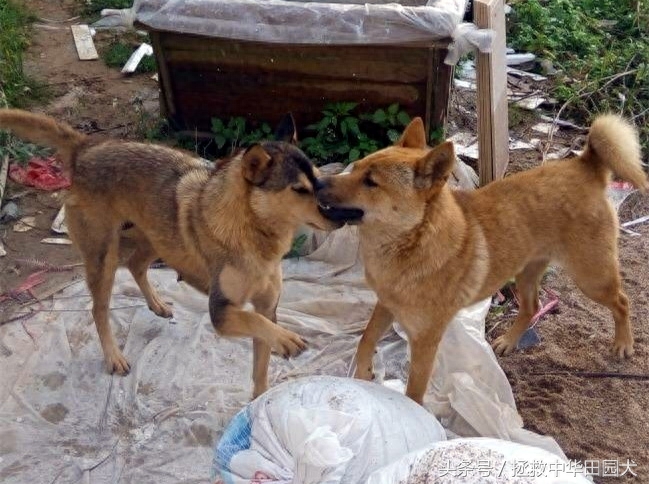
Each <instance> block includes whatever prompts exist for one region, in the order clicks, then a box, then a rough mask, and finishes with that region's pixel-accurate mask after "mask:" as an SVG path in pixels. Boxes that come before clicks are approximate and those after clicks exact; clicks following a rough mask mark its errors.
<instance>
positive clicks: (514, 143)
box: [509, 138, 536, 150]
mask: <svg viewBox="0 0 649 484" xmlns="http://www.w3.org/2000/svg"><path fill="white" fill-rule="evenodd" d="M535 148H536V146H534V145H533V144H531V143H529V142H527V141H523V140H522V139H512V138H509V149H510V150H533V149H535Z"/></svg>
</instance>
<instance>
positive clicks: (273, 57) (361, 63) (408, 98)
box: [151, 32, 452, 131]
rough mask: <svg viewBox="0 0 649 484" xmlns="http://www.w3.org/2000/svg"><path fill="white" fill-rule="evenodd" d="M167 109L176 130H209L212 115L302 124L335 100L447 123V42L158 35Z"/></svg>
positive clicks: (156, 44) (155, 45)
mask: <svg viewBox="0 0 649 484" xmlns="http://www.w3.org/2000/svg"><path fill="white" fill-rule="evenodd" d="M151 37H152V44H153V48H154V51H155V52H156V60H157V61H158V66H159V69H160V83H161V89H162V93H163V95H162V96H161V103H162V104H163V106H162V109H163V112H164V113H166V115H167V116H168V117H169V118H170V120H171V122H172V125H173V126H175V127H176V128H178V129H198V130H201V131H209V129H210V119H211V118H212V117H215V116H216V117H220V118H228V117H231V116H244V117H246V118H249V119H254V120H263V121H268V122H270V123H274V122H276V120H278V119H280V118H281V117H282V116H283V115H284V114H285V113H286V112H289V111H290V112H292V113H293V114H294V116H295V118H296V121H297V123H298V125H299V126H306V125H307V124H309V123H312V122H314V121H316V120H317V119H319V118H320V117H321V115H320V111H321V110H322V109H323V108H324V106H325V105H326V104H327V103H329V102H339V101H355V102H359V103H360V104H361V106H362V107H361V109H362V110H366V111H372V110H375V109H377V108H379V107H385V106H387V105H389V104H392V103H395V102H397V103H399V104H400V105H401V106H402V108H403V109H405V110H406V111H407V112H408V113H409V114H410V115H411V116H421V117H423V118H424V120H425V122H426V125H427V127H428V128H431V127H438V126H443V123H444V119H445V117H446V111H447V103H448V94H449V89H450V82H451V76H452V68H451V67H449V66H447V65H445V64H443V59H444V57H445V55H446V45H447V43H445V42H442V43H434V44H408V45H383V46H332V45H286V44H266V43H258V42H240V41H233V40H229V39H218V38H209V37H200V36H194V35H183V34H177V33H169V32H152V36H151Z"/></svg>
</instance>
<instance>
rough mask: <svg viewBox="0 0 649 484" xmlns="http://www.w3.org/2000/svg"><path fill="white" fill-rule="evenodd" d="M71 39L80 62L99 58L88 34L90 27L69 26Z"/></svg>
mask: <svg viewBox="0 0 649 484" xmlns="http://www.w3.org/2000/svg"><path fill="white" fill-rule="evenodd" d="M70 29H72V37H74V45H75V46H76V48H77V54H78V55H79V59H80V60H95V59H98V58H99V55H98V54H97V49H95V43H94V42H93V41H92V35H91V34H90V27H88V26H87V25H86V24H81V25H71V26H70Z"/></svg>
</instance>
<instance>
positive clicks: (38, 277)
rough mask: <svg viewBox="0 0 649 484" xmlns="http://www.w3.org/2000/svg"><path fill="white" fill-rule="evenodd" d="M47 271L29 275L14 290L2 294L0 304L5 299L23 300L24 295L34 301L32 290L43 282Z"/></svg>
mask: <svg viewBox="0 0 649 484" xmlns="http://www.w3.org/2000/svg"><path fill="white" fill-rule="evenodd" d="M46 272H47V271H38V272H34V273H32V274H30V275H29V276H28V277H27V278H26V279H25V280H24V281H23V283H22V284H21V285H20V286H18V287H17V288H15V289H12V290H10V291H7V292H5V293H3V294H0V302H2V301H6V300H7V299H15V300H18V301H20V300H23V299H24V295H25V293H27V294H29V296H31V298H33V299H36V296H35V295H34V292H33V291H32V289H33V288H34V287H36V286H38V285H39V284H42V283H43V282H45V273H46Z"/></svg>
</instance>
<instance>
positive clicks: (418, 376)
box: [404, 325, 444, 405]
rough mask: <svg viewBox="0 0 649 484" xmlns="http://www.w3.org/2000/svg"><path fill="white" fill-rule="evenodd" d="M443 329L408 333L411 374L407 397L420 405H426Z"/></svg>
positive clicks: (409, 374) (435, 328)
mask: <svg viewBox="0 0 649 484" xmlns="http://www.w3.org/2000/svg"><path fill="white" fill-rule="evenodd" d="M404 326H405V325H404ZM443 329H444V326H440V327H432V328H427V329H426V330H425V331H422V332H410V331H408V339H409V340H410V372H409V373H408V385H407V387H406V395H407V396H408V397H410V398H411V399H413V400H414V401H415V402H417V403H418V404H419V405H423V403H424V395H425V394H426V388H427V387H428V381H429V380H430V376H431V374H432V373H433V363H434V361H435V354H436V353H437V347H438V346H439V342H440V341H441V339H442V334H443ZM406 330H407V328H406Z"/></svg>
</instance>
